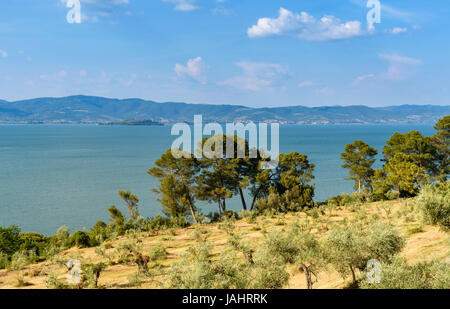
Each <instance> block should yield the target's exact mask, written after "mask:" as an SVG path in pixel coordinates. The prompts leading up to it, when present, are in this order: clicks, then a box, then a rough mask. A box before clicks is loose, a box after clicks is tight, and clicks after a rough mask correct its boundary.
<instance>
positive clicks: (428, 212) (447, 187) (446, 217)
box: [416, 181, 450, 230]
mask: <svg viewBox="0 0 450 309" xmlns="http://www.w3.org/2000/svg"><path fill="white" fill-rule="evenodd" d="M416 203H417V205H418V206H419V209H420V211H421V213H422V216H423V220H424V222H425V223H428V224H433V225H438V226H440V227H441V228H442V229H443V230H450V181H447V182H445V183H438V184H435V185H432V186H426V187H424V188H422V191H421V192H420V194H419V195H418V196H417V197H416Z"/></svg>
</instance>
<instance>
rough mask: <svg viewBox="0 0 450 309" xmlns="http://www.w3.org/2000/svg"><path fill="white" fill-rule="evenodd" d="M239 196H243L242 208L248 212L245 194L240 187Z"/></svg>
mask: <svg viewBox="0 0 450 309" xmlns="http://www.w3.org/2000/svg"><path fill="white" fill-rule="evenodd" d="M239 194H240V195H241V202H242V208H243V209H244V210H247V204H246V203H245V198H244V192H242V189H241V187H239Z"/></svg>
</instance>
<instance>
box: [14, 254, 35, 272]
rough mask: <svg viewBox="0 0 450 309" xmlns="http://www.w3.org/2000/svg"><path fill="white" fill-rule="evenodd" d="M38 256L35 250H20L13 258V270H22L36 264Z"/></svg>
mask: <svg viewBox="0 0 450 309" xmlns="http://www.w3.org/2000/svg"><path fill="white" fill-rule="evenodd" d="M36 259H37V256H36V252H35V251H34V250H28V251H27V250H20V251H17V252H16V253H14V254H13V256H12V258H11V265H10V267H11V269H13V270H21V269H23V268H24V267H25V266H27V265H29V264H33V263H34V262H36Z"/></svg>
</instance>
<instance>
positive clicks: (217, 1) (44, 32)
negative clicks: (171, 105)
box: [0, 0, 450, 107]
mask: <svg viewBox="0 0 450 309" xmlns="http://www.w3.org/2000/svg"><path fill="white" fill-rule="evenodd" d="M67 1H68V0H39V1H36V0H2V1H0V99H6V100H17V99H27V98H33V97H42V96H66V95H74V94H85V95H98V96H106V97H116V98H130V97H139V98H143V99H149V100H155V101H161V102H164V101H183V102H190V103H208V104H240V105H246V106H252V107H265V106H288V105H305V106H321V105H368V106H386V105H400V104H435V105H449V104H450V89H449V81H450V78H449V76H450V61H449V55H450V31H449V29H450V18H449V16H450V3H449V2H448V1H447V0H433V1H425V0H422V1H419V0H409V1H399V0H380V2H381V23H380V24H374V28H375V29H368V28H369V27H368V23H367V18H366V15H367V13H368V12H369V10H370V8H367V6H366V2H367V1H366V0H314V1H313V0H279V1H278V0H80V1H81V13H82V19H81V23H80V24H77V23H73V24H70V23H68V22H67V20H66V15H67V13H68V12H69V11H70V8H67V6H66V2H67Z"/></svg>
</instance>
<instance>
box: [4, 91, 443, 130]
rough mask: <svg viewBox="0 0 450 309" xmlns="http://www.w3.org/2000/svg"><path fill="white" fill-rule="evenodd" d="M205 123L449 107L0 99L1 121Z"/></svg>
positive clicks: (421, 119) (348, 120)
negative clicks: (199, 120) (197, 117)
mask: <svg viewBox="0 0 450 309" xmlns="http://www.w3.org/2000/svg"><path fill="white" fill-rule="evenodd" d="M196 114H199V115H203V120H204V121H216V122H234V121H243V122H247V121H255V122H272V121H277V122H280V123H291V124H294V123H296V124H376V123H427V124H432V123H435V122H436V121H437V120H438V119H439V118H441V117H443V116H445V115H448V114H450V106H433V105H423V106H419V105H403V106H391V107H379V108H371V107H367V106H362V105H358V106H324V107H305V106H291V107H273V108H250V107H245V106H239V105H207V104H188V103H175V102H165V103H157V102H154V101H145V100H141V99H123V100H119V99H109V98H102V97H92V96H71V97H63V98H36V99H31V100H21V101H15V102H7V101H2V100H0V123H104V122H117V121H122V120H130V119H137V120H154V121H158V122H163V123H173V122H182V121H185V122H192V121H193V117H194V115H196Z"/></svg>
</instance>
